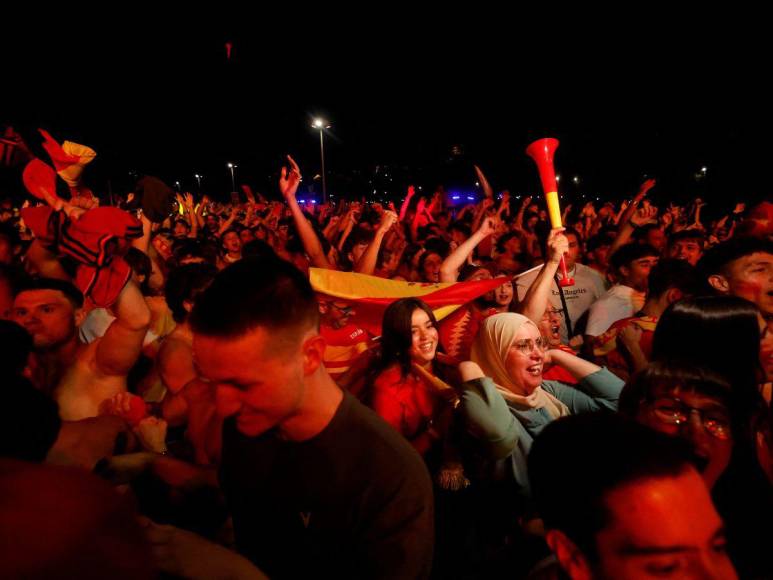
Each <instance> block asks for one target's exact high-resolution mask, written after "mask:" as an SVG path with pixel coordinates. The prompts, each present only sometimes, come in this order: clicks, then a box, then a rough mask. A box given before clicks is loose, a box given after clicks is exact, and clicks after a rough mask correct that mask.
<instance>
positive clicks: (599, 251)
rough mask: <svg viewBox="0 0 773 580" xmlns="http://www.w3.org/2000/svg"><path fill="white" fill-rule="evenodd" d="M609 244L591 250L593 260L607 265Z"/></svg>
mask: <svg viewBox="0 0 773 580" xmlns="http://www.w3.org/2000/svg"><path fill="white" fill-rule="evenodd" d="M610 247H611V246H610V245H604V246H599V247H598V248H596V249H595V250H593V260H594V261H595V262H596V263H597V264H598V265H599V266H605V267H606V266H609V248H610Z"/></svg>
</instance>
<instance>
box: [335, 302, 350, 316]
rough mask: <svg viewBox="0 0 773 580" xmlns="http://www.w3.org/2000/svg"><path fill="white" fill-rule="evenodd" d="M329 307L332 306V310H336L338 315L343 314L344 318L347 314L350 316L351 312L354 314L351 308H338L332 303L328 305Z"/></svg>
mask: <svg viewBox="0 0 773 580" xmlns="http://www.w3.org/2000/svg"><path fill="white" fill-rule="evenodd" d="M330 306H332V307H333V308H335V309H336V310H338V312H340V313H341V314H343V315H344V316H346V315H347V314H351V313H352V312H354V308H353V307H351V306H344V307H341V306H338V305H337V304H334V303H332V302H331V303H330Z"/></svg>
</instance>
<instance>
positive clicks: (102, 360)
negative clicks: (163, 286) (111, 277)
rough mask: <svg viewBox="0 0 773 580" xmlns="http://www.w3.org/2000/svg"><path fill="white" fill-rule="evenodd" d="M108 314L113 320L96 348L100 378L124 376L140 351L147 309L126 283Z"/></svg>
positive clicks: (131, 284)
mask: <svg viewBox="0 0 773 580" xmlns="http://www.w3.org/2000/svg"><path fill="white" fill-rule="evenodd" d="M112 310H113V314H114V315H115V320H114V321H113V323H112V324H111V325H110V326H109V327H108V329H107V331H106V332H105V335H104V336H103V337H102V338H101V339H100V341H99V344H98V345H97V353H96V359H95V365H96V368H97V371H98V372H99V373H100V374H102V375H109V376H126V375H128V374H129V370H130V369H131V368H132V366H133V365H134V363H135V362H137V359H138V358H139V356H140V352H141V351H142V341H143V339H144V338H145V333H146V332H147V330H148V327H149V326H150V309H148V306H147V304H145V299H144V298H143V296H142V293H141V292H140V289H139V288H138V287H137V285H136V284H135V283H134V282H133V281H132V280H129V281H128V282H127V283H126V286H124V287H123V290H121V293H120V294H119V295H118V299H117V300H116V302H115V304H114V305H113V308H112Z"/></svg>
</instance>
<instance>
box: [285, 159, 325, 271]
mask: <svg viewBox="0 0 773 580" xmlns="http://www.w3.org/2000/svg"><path fill="white" fill-rule="evenodd" d="M287 160H288V161H289V162H290V171H288V170H287V168H286V167H282V173H281V175H280V177H279V190H280V191H281V192H282V196H283V197H284V198H285V201H286V202H287V205H288V206H289V207H290V213H291V214H292V216H293V220H294V221H295V229H296V230H297V231H298V235H299V236H300V238H301V243H302V244H303V249H304V250H306V253H307V254H308V255H309V258H310V259H311V263H312V264H313V265H314V266H315V267H317V268H326V269H328V270H333V269H335V268H333V266H332V265H331V264H330V262H328V260H327V256H325V252H324V250H323V249H322V244H321V243H320V241H319V238H318V237H317V234H316V232H315V231H314V228H312V227H311V224H310V223H309V222H308V220H307V219H306V216H305V215H303V210H301V207H300V206H299V205H298V200H297V199H296V198H295V193H296V191H298V185H299V184H300V183H301V170H300V168H299V167H298V164H297V163H296V162H295V160H294V159H293V158H292V157H290V156H289V155H288V156H287Z"/></svg>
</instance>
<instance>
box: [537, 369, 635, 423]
mask: <svg viewBox="0 0 773 580" xmlns="http://www.w3.org/2000/svg"><path fill="white" fill-rule="evenodd" d="M624 385H625V383H624V382H623V381H622V380H621V379H620V378H619V377H617V376H616V375H614V374H613V373H611V372H609V371H608V370H607V369H606V368H602V369H600V370H598V371H596V372H595V373H592V374H590V375H588V376H587V377H585V378H584V379H582V380H581V381H580V382H579V383H577V385H576V386H570V385H566V384H564V383H561V382H559V381H545V382H543V383H542V388H543V389H545V390H546V391H547V392H549V393H550V394H552V395H553V396H555V397H556V398H557V399H559V400H560V401H561V402H562V403H564V404H565V405H566V406H567V407H569V410H570V411H571V412H572V413H585V412H588V411H603V410H606V411H617V401H618V399H619V398H620V391H622V390H623V386H624Z"/></svg>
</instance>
